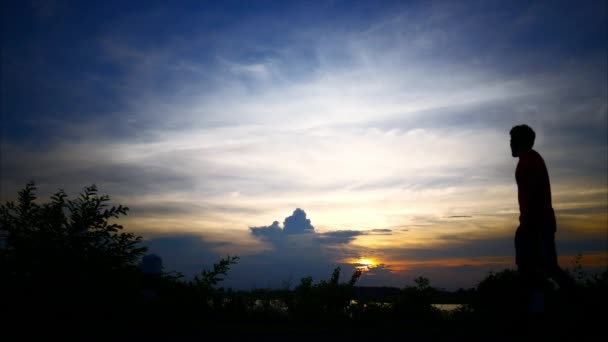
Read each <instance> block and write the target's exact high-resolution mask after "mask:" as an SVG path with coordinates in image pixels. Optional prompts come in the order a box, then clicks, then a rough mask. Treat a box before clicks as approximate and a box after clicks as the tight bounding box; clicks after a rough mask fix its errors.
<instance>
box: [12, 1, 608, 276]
mask: <svg viewBox="0 0 608 342" xmlns="http://www.w3.org/2000/svg"><path fill="white" fill-rule="evenodd" d="M2 13H3V17H2V25H3V29H2V76H1V77H2V90H1V91H2V120H1V123H2V127H1V130H2V131H1V132H2V155H1V157H0V158H1V163H0V170H1V172H2V173H1V177H0V184H1V189H0V195H1V196H2V199H10V198H12V197H14V194H15V193H16V191H17V189H19V188H20V187H21V186H23V184H24V183H25V182H26V181H28V180H30V179H33V180H35V181H36V182H37V184H38V186H39V188H40V193H41V194H42V195H48V194H50V193H52V192H53V191H55V190H56V189H58V188H64V189H66V190H67V191H68V192H70V193H76V192H77V191H78V190H80V189H82V188H83V187H84V186H86V185H88V184H91V183H96V184H97V185H98V186H99V187H100V189H101V190H102V192H105V193H108V194H109V195H110V196H111V197H112V198H113V199H114V200H115V201H117V202H119V203H121V204H125V205H128V206H129V207H130V208H131V209H132V210H131V213H130V214H129V216H128V217H127V218H125V219H124V220H123V221H124V222H123V223H124V225H125V227H126V229H129V230H131V231H135V232H138V233H139V234H142V235H143V236H144V237H145V238H146V241H147V243H148V244H149V245H150V246H151V249H152V250H153V251H154V252H156V253H158V254H160V255H161V256H163V258H164V259H165V265H166V266H167V267H168V268H171V269H176V270H180V271H183V272H185V273H189V272H194V270H196V269H200V268H201V267H204V266H205V265H209V264H210V263H212V262H213V261H214V260H217V258H219V257H220V256H222V255H225V254H226V253H230V254H238V255H240V256H241V260H240V263H239V265H237V266H236V268H235V270H234V273H233V274H232V277H231V279H229V282H230V284H231V285H233V286H237V287H248V286H267V285H271V286H278V285H279V284H281V282H283V281H286V279H288V278H290V279H293V280H294V281H297V279H299V277H301V276H305V275H307V274H312V275H314V276H315V277H316V278H317V279H318V277H321V276H323V277H328V276H329V274H330V272H331V269H332V268H333V267H334V266H336V265H342V267H343V268H345V269H348V268H353V267H355V266H356V265H357V264H358V263H359V261H361V260H364V259H365V260H368V261H369V260H373V264H374V265H376V266H375V267H371V268H370V271H369V272H368V273H367V274H366V275H365V276H364V277H363V278H362V283H365V284H375V285H379V284H388V285H396V286H402V285H403V284H405V283H407V282H408V281H411V279H413V278H414V277H416V276H418V275H419V274H424V275H428V276H430V277H431V280H432V281H433V280H435V282H436V283H437V284H439V285H441V286H445V287H456V286H470V285H473V284H474V282H475V281H476V280H478V279H480V278H481V277H482V276H483V275H484V274H485V272H487V271H488V270H489V269H496V268H498V269H500V268H504V267H512V266H513V265H512V259H513V255H512V254H513V251H512V236H513V233H514V229H515V228H516V226H517V202H516V191H517V190H516V187H515V184H514V177H513V172H514V168H515V165H516V162H517V161H516V160H515V159H513V158H511V157H510V151H509V149H508V148H509V147H508V139H509V136H508V132H509V130H510V128H511V127H512V126H513V125H516V124H520V123H528V124H529V125H531V126H532V127H533V128H534V129H535V130H536V132H537V137H538V138H537V143H536V146H535V148H536V149H537V150H538V151H539V152H540V153H541V154H542V155H543V157H544V158H545V160H546V162H547V165H548V168H549V172H550V175H551V181H552V189H553V200H554V207H555V209H556V213H557V215H558V225H559V231H558V252H560V254H562V255H563V256H564V258H566V257H568V256H573V255H576V254H579V253H580V254H583V255H587V256H588V257H587V259H588V260H589V261H588V262H589V265H595V266H597V265H601V264H602V263H603V265H605V264H606V230H607V225H608V223H607V220H608V219H607V212H606V210H607V209H606V208H607V205H608V191H607V186H608V184H607V178H606V174H607V173H608V167H607V166H606V165H607V164H608V146H607V143H606V141H607V139H608V137H607V128H606V127H607V125H608V123H607V108H608V107H607V100H606V98H607V93H608V86H607V82H606V74H607V72H608V70H607V65H606V60H607V52H606V51H607V50H606V41H607V39H606V38H607V37H606V4H605V2H602V1H585V2H582V3H574V2H569V1H564V2H561V1H550V2H527V1H514V2H500V1H495V2H493V1H489V2H488V1H480V2H476V1H471V2H466V3H464V2H462V3H461V2H451V1H446V2H441V1H437V2H427V1H422V2H417V1H409V2H408V1H406V2H403V1H396V2H390V1H383V2H374V1H315V2H303V1H299V2H291V1H281V2H277V1H250V2H243V1H235V2H230V1H221V2H204V3H201V2H170V3H167V2H145V3H144V2H128V3H127V4H125V3H123V2H111V1H108V2H104V3H103V4H96V5H92V4H89V3H84V2H70V1H33V2H28V1H23V2H4V3H3V10H2ZM297 208H300V209H301V210H302V211H303V212H304V213H305V215H306V219H309V220H311V226H312V227H314V229H309V230H307V232H308V233H306V234H291V233H290V232H289V229H287V230H286V231H283V229H284V228H285V224H284V221H285V219H286V218H287V217H290V216H291V215H293V214H294V211H296V209H297ZM274 221H277V224H275V225H273V222H274ZM252 227H254V228H260V229H261V228H265V227H266V228H268V229H265V230H264V229H261V230H259V229H258V230H254V229H250V228H252ZM260 232H264V233H260ZM564 263H566V264H565V266H568V264H567V263H568V259H564ZM378 265H381V266H378Z"/></svg>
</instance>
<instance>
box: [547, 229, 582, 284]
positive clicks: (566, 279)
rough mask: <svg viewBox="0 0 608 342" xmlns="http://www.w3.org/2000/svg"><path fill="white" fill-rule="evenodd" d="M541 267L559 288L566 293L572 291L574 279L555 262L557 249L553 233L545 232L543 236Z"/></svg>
mask: <svg viewBox="0 0 608 342" xmlns="http://www.w3.org/2000/svg"><path fill="white" fill-rule="evenodd" d="M542 257H543V266H544V267H543V268H544V269H545V272H546V273H547V275H548V276H549V277H551V278H552V279H553V280H555V282H556V283H557V285H558V286H559V288H560V290H562V291H565V292H566V293H572V292H573V291H574V289H575V287H576V283H575V282H574V279H572V277H570V275H568V273H566V272H565V271H564V270H563V269H562V268H561V267H559V263H558V262H557V251H556V248H555V233H546V234H545V236H543V255H542Z"/></svg>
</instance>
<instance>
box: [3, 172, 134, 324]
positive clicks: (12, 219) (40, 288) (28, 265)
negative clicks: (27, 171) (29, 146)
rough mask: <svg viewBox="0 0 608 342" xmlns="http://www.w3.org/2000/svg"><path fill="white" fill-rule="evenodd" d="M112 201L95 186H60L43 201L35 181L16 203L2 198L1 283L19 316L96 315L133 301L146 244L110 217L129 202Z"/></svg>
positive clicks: (115, 312)
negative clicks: (72, 194)
mask: <svg viewBox="0 0 608 342" xmlns="http://www.w3.org/2000/svg"><path fill="white" fill-rule="evenodd" d="M109 200H110V199H109V197H108V196H106V195H99V194H98V191H97V187H96V186H95V185H92V186H89V187H86V188H85V189H84V191H83V192H82V193H81V194H80V195H79V196H78V197H77V198H76V199H73V200H71V199H68V196H67V194H66V193H65V192H64V191H63V190H59V191H58V192H57V193H55V194H54V195H52V196H51V201H50V202H47V203H38V202H37V201H36V186H35V185H34V183H33V182H30V183H28V184H27V185H26V186H25V188H24V189H23V190H21V191H19V193H18V198H17V201H16V202H12V201H8V202H6V203H2V204H0V236H2V239H3V243H2V244H1V247H0V276H1V278H2V282H1V283H2V285H1V286H2V293H3V295H7V298H8V300H7V301H6V303H4V304H7V305H8V306H9V307H11V308H12V309H14V310H15V311H14V312H13V314H15V315H16V316H13V319H17V320H18V319H23V320H24V321H26V320H27V321H30V322H32V321H37V320H48V319H52V318H57V319H60V318H61V319H64V320H66V319H70V318H77V319H81V320H82V321H85V320H87V321H90V320H92V319H94V318H95V317H104V318H107V317H115V316H119V315H120V309H121V308H122V307H124V306H125V305H132V304H133V300H134V298H135V296H134V294H135V293H136V292H137V289H138V286H139V285H138V281H139V272H138V269H137V265H136V262H137V260H138V259H139V258H140V256H141V255H142V254H143V253H144V252H145V251H146V248H145V247H140V246H139V243H140V242H141V239H142V238H141V237H140V236H136V235H134V234H133V233H126V232H123V231H122V230H123V227H122V226H121V225H119V224H117V223H112V222H110V221H111V220H112V219H117V218H119V217H120V216H122V215H126V213H127V211H128V210H129V208H127V207H124V206H122V205H118V206H110V205H108V202H109ZM129 301H131V302H129ZM123 311H124V310H123ZM109 312H113V314H111V315H108V313H109ZM85 318H86V319H85Z"/></svg>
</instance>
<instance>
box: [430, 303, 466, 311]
mask: <svg viewBox="0 0 608 342" xmlns="http://www.w3.org/2000/svg"><path fill="white" fill-rule="evenodd" d="M431 306H433V307H434V308H436V309H439V310H441V311H454V310H456V309H460V308H462V304H431Z"/></svg>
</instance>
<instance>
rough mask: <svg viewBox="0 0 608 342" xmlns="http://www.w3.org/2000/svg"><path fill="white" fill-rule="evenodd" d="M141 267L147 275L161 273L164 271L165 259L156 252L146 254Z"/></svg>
mask: <svg viewBox="0 0 608 342" xmlns="http://www.w3.org/2000/svg"><path fill="white" fill-rule="evenodd" d="M140 267H141V270H142V272H144V274H146V275H160V274H161V272H162V271H163V259H162V258H161V257H159V256H158V255H156V254H146V255H144V257H143V258H142V260H141V264H140Z"/></svg>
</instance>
